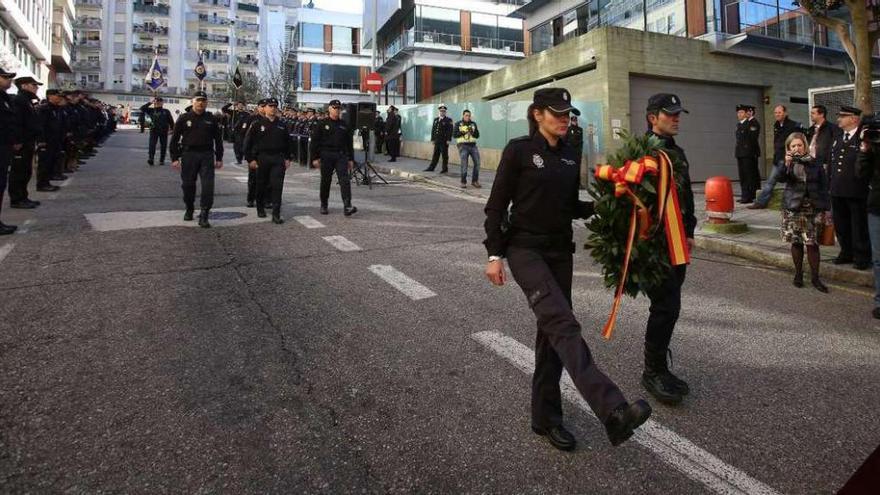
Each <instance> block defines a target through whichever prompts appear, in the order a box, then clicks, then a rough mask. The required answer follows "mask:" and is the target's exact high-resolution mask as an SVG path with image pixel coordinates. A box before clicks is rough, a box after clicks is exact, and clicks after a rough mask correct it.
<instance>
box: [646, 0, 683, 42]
mask: <svg viewBox="0 0 880 495" xmlns="http://www.w3.org/2000/svg"><path fill="white" fill-rule="evenodd" d="M645 5H646V7H647V18H648V30H649V31H653V32H655V33H663V34H672V35H675V36H687V30H686V29H685V25H684V18H685V3H684V1H683V0H648V1H647V2H646V4H645Z"/></svg>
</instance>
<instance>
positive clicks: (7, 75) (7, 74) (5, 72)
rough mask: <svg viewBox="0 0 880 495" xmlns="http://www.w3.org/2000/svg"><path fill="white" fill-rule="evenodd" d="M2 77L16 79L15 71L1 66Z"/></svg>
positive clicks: (0, 75) (0, 74)
mask: <svg viewBox="0 0 880 495" xmlns="http://www.w3.org/2000/svg"><path fill="white" fill-rule="evenodd" d="M0 77H5V78H6V79H14V78H15V72H9V71H8V70H6V69H3V68H0Z"/></svg>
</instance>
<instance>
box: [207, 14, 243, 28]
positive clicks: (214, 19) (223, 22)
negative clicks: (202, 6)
mask: <svg viewBox="0 0 880 495" xmlns="http://www.w3.org/2000/svg"><path fill="white" fill-rule="evenodd" d="M199 22H204V23H207V24H213V25H215V26H231V25H232V24H234V22H235V21H233V20H232V19H228V18H226V17H218V16H214V15H208V14H199Z"/></svg>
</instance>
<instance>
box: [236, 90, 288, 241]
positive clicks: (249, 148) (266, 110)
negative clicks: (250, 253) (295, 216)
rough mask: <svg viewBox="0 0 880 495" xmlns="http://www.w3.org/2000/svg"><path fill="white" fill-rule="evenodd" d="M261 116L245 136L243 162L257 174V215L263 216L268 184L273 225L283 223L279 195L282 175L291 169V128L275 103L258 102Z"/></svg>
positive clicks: (270, 101)
mask: <svg viewBox="0 0 880 495" xmlns="http://www.w3.org/2000/svg"><path fill="white" fill-rule="evenodd" d="M259 104H260V106H262V107H263V115H262V116H260V117H257V118H256V119H255V120H254V121H253V122H251V125H250V128H249V129H248V132H247V136H246V137H245V160H247V162H248V168H249V169H251V170H254V171H256V174H257V191H256V199H257V216H258V217H260V218H265V217H266V196H267V194H266V193H267V190H268V189H269V187H270V184H271V191H272V222H273V223H276V224H282V223H284V219H283V218H281V192H282V190H283V188H284V173H285V172H286V171H287V169H288V168H290V161H291V159H293V154H294V146H293V141H292V140H291V139H290V128H289V127H288V126H287V123H285V122H284V121H283V120H281V119H279V118H278V100H276V99H275V98H266V99H264V100H260V102H259Z"/></svg>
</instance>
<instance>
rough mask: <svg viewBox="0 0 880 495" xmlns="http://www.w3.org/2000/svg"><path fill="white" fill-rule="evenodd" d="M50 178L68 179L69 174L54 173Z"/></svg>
mask: <svg viewBox="0 0 880 495" xmlns="http://www.w3.org/2000/svg"><path fill="white" fill-rule="evenodd" d="M49 180H58V181H60V180H67V176H66V175H64V174H58V175H53V176H52V177H49Z"/></svg>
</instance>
